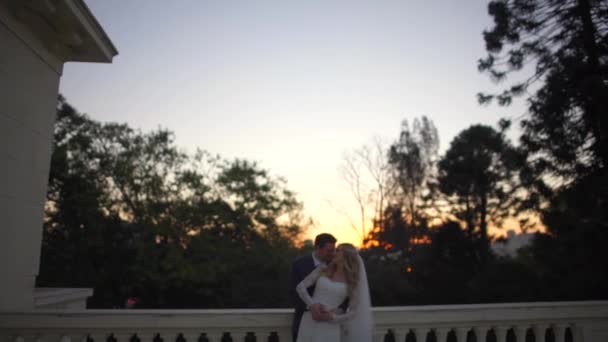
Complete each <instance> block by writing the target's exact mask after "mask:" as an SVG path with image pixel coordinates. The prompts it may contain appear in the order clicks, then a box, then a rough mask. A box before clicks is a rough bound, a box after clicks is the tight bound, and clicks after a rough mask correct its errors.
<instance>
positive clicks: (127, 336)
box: [62, 331, 168, 342]
mask: <svg viewBox="0 0 608 342" xmlns="http://www.w3.org/2000/svg"><path fill="white" fill-rule="evenodd" d="M131 337H133V333H131V332H128V331H117V332H115V333H114V338H115V339H116V342H130V341H131ZM62 342H63V341H62ZM141 342H143V341H141ZM165 342H168V341H165Z"/></svg>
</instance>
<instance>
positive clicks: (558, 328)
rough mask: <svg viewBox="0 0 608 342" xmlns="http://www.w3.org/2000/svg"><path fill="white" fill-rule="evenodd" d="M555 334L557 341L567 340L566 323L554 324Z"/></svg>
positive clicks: (564, 341) (563, 341)
mask: <svg viewBox="0 0 608 342" xmlns="http://www.w3.org/2000/svg"><path fill="white" fill-rule="evenodd" d="M552 328H553V334H554V335H555V342H566V328H568V325H566V324H555V325H553V326H552Z"/></svg>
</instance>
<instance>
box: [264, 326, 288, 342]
mask: <svg viewBox="0 0 608 342" xmlns="http://www.w3.org/2000/svg"><path fill="white" fill-rule="evenodd" d="M275 331H276V332H277V336H279V341H281V342H291V340H292V337H291V326H290V327H289V328H283V329H276V330H275ZM264 342H266V341H264Z"/></svg>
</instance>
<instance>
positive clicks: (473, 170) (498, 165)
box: [439, 125, 519, 259]
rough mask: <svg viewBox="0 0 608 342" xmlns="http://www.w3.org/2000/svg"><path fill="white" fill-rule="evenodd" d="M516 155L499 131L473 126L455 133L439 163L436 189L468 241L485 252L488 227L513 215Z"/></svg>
mask: <svg viewBox="0 0 608 342" xmlns="http://www.w3.org/2000/svg"><path fill="white" fill-rule="evenodd" d="M518 163H519V155H518V152H517V151H516V150H515V148H513V147H512V146H511V145H510V143H509V142H508V141H507V140H506V139H505V137H504V134H503V133H502V132H498V131H496V130H494V129H493V128H492V127H489V126H484V125H473V126H471V127H469V128H467V129H465V130H464V131H462V132H461V133H459V134H458V135H457V136H456V137H455V138H454V140H453V141H452V142H451V144H450V148H449V149H448V151H447V152H446V154H445V156H443V158H442V159H441V161H440V162H439V189H440V190H441V192H442V193H443V194H445V196H446V200H447V208H448V210H449V212H450V213H451V214H453V215H454V216H455V217H456V218H458V219H459V220H461V221H462V222H464V223H465V226H466V229H467V234H468V236H469V238H470V239H472V240H474V239H478V240H479V242H480V244H481V245H480V247H481V249H480V252H481V255H480V256H481V257H482V259H484V258H485V257H486V256H487V252H488V249H489V242H490V241H489V238H488V232H487V231H488V226H489V225H495V226H500V225H501V223H502V221H503V220H504V219H505V218H507V217H509V216H514V215H515V206H514V204H515V200H516V199H517V197H516V194H517V190H518V183H517V177H516V175H517V171H518V165H519V164H518Z"/></svg>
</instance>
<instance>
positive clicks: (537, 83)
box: [479, 0, 608, 205]
mask: <svg viewBox="0 0 608 342" xmlns="http://www.w3.org/2000/svg"><path fill="white" fill-rule="evenodd" d="M488 12H489V14H490V15H491V16H492V17H493V19H494V27H493V28H492V29H491V30H488V31H484V38H485V42H486V49H487V51H488V57H487V58H485V59H482V60H480V61H479V70H481V71H487V72H489V73H490V75H491V76H492V78H493V79H495V80H498V81H500V80H503V79H504V78H506V77H507V75H509V74H511V73H514V72H518V71H522V72H523V73H528V76H527V77H526V78H525V80H524V81H523V82H521V83H518V84H515V85H513V86H512V87H511V88H509V89H507V90H506V91H504V92H503V93H502V94H500V95H497V96H495V95H484V94H480V95H479V99H480V102H482V103H485V102H488V101H490V100H492V99H493V98H496V99H497V100H498V102H499V103H500V104H501V105H508V104H509V103H511V99H512V97H513V96H518V95H524V96H526V97H528V104H529V105H528V113H527V114H528V116H526V117H525V119H524V120H522V122H521V124H522V128H523V134H522V136H521V143H522V148H523V150H524V151H525V152H526V153H527V155H528V162H529V164H528V168H527V169H526V170H525V171H527V172H525V177H524V180H526V181H527V182H528V184H529V185H533V187H530V188H529V190H537V194H536V196H540V197H538V198H532V199H533V201H531V202H530V204H536V205H538V204H539V203H540V201H541V200H542V198H543V197H546V196H550V194H551V190H552V189H555V188H556V187H557V188H558V187H559V186H560V185H561V184H565V183H567V182H570V181H572V179H573V178H577V177H581V176H583V175H584V174H587V173H590V172H593V170H594V169H596V168H603V167H606V165H607V163H608V123H607V122H606V113H608V98H607V97H606V94H608V65H607V63H608V1H605V0H563V1H551V0H533V1H518V0H496V1H491V2H490V3H489V5H488ZM547 180H550V182H549V184H547V182H546V181H547Z"/></svg>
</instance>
